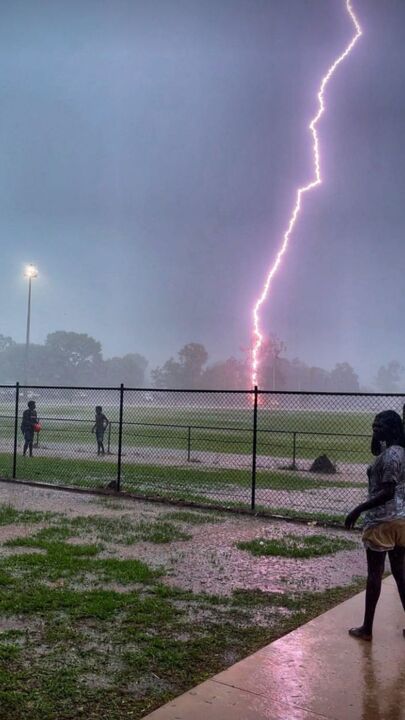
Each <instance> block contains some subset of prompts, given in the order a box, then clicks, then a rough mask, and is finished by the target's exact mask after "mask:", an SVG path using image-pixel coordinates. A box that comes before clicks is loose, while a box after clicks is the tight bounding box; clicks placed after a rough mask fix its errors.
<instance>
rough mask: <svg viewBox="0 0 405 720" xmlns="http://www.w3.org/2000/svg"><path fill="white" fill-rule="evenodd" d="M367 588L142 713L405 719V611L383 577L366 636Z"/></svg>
mask: <svg viewBox="0 0 405 720" xmlns="http://www.w3.org/2000/svg"><path fill="white" fill-rule="evenodd" d="M363 606H364V593H360V594H359V595H356V596H355V597H353V598H351V599H350V600H347V601H346V602H344V603H342V604H341V605H339V606H338V607H336V608H334V609H333V610H329V611H328V612H327V613H325V614H324V615H321V616H319V617H318V618H316V619H315V620H312V621H311V622H309V623H307V624H306V625H303V626H302V627H300V628H298V629H297V630H295V631H294V632H292V633H290V634H289V635H286V636H285V637H283V638H280V640H276V641H275V642H273V643H271V644H270V645H268V646H267V647H265V648H263V649H262V650H259V652H257V653H255V654H254V655H251V656H250V657H248V658H246V659H245V660H242V661H241V662H239V663H237V664H236V665H233V666H232V667H230V668H228V670H225V671H224V672H222V673H219V674H218V675H215V677H213V678H211V679H210V680H207V681H206V682H204V683H202V684H201V685H198V686H197V687H196V688H194V689H192V690H190V691H189V692H187V693H185V694H184V695H182V696H181V697H179V698H177V699H176V700H173V701H172V702H169V703H167V705H164V706H163V707H161V708H160V709H159V710H156V711H155V712H153V713H151V714H150V715H148V716H147V720H322V719H323V720H405V638H404V637H403V636H402V628H403V626H405V616H404V612H403V610H402V607H401V604H400V600H399V597H398V593H397V590H396V587H395V584H394V581H393V578H392V577H389V578H388V579H387V580H385V581H384V584H383V590H382V593H381V598H380V603H379V606H378V608H377V613H376V621H375V632H374V638H373V641H372V642H371V643H365V642H363V641H359V640H355V639H353V638H351V637H349V635H348V634H347V628H348V627H352V626H354V625H358V624H360V622H361V620H362V614H363Z"/></svg>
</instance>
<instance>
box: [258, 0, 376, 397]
mask: <svg viewBox="0 0 405 720" xmlns="http://www.w3.org/2000/svg"><path fill="white" fill-rule="evenodd" d="M345 5H346V10H347V12H348V14H349V15H350V18H351V20H352V22H353V25H354V27H355V30H356V32H355V35H354V36H353V37H352V39H351V41H350V43H349V44H348V45H347V47H346V49H345V50H344V51H343V52H342V54H341V55H339V57H338V58H337V59H336V60H335V61H334V62H333V64H332V65H331V66H330V68H329V69H328V71H327V73H326V75H324V77H323V78H322V81H321V84H320V86H319V90H318V94H317V97H318V111H317V113H316V115H315V116H314V117H313V118H312V120H311V122H310V123H309V126H308V128H309V130H310V131H311V134H312V139H313V146H312V147H313V156H314V171H315V172H314V176H313V179H312V180H311V181H310V182H309V183H308V184H307V185H304V186H303V187H300V188H298V190H297V194H296V200H295V205H294V208H293V210H292V213H291V215H290V219H289V222H288V226H287V230H286V232H285V233H284V236H283V242H282V244H281V247H280V250H279V251H278V253H277V255H276V258H275V260H274V263H273V265H272V266H271V268H270V270H269V272H268V275H267V278H266V282H265V283H264V286H263V290H262V292H261V295H260V296H259V298H258V300H257V301H256V304H255V306H254V308H253V337H254V343H253V349H252V383H253V385H257V371H258V367H259V355H260V348H261V346H262V343H263V339H264V336H263V333H262V331H261V329H260V308H261V306H262V305H263V303H264V302H265V300H266V299H267V296H268V294H269V290H270V286H271V281H272V280H273V277H274V275H275V274H276V272H277V270H278V268H279V266H280V264H281V261H282V258H283V255H284V253H285V252H286V250H287V247H288V243H289V240H290V237H291V233H292V231H293V229H294V226H295V224H296V221H297V218H298V215H299V213H300V210H301V205H302V198H303V196H304V195H305V193H308V192H310V190H313V189H314V188H316V187H317V186H318V185H321V183H322V177H321V160H320V152H319V137H318V132H317V125H318V123H319V121H320V119H321V117H322V115H323V113H324V112H325V101H324V93H325V90H326V86H327V84H328V82H329V80H330V79H331V77H332V75H333V74H334V73H335V70H336V69H337V68H338V66H339V65H340V63H342V62H343V60H345V59H346V58H347V56H348V55H350V53H351V51H352V50H353V48H354V46H355V44H356V42H357V40H358V39H359V37H360V36H361V35H362V30H361V27H360V23H359V21H358V20H357V17H356V15H355V13H354V10H353V7H352V3H351V0H345Z"/></svg>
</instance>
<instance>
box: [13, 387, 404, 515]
mask: <svg viewBox="0 0 405 720" xmlns="http://www.w3.org/2000/svg"><path fill="white" fill-rule="evenodd" d="M404 400H405V396H403V395H381V394H341V393H339V394H332V393H298V392H288V393H287V392H286V393H281V392H264V391H258V390H257V389H255V390H252V391H197V390H195V391H186V390H157V389H152V390H144V389H132V388H124V387H123V386H121V387H120V388H89V387H82V388H80V387H22V386H19V385H18V384H17V385H16V386H0V476H1V477H2V478H3V479H11V478H12V479H17V480H28V481H31V482H32V481H33V482H42V483H47V484H53V485H59V486H62V485H63V486H70V487H81V488H89V489H90V488H92V489H103V488H107V487H110V488H111V489H114V490H118V491H125V492H128V493H132V494H134V495H137V496H140V497H145V498H146V497H147V498H155V499H165V500H168V501H172V502H174V501H179V502H184V503H196V504H199V505H204V506H220V507H226V508H242V509H246V510H251V511H255V512H266V513H269V514H274V515H280V516H284V517H296V518H303V519H308V520H318V521H319V520H323V521H325V522H341V521H342V519H343V517H344V515H345V514H346V513H347V512H348V511H349V510H350V509H351V508H352V507H353V506H354V505H355V504H357V503H359V502H361V501H362V500H363V499H365V497H366V493H367V482H366V480H367V478H366V469H367V465H368V463H369V462H370V461H371V459H372V458H371V454H370V439H371V423H372V419H373V417H374V415H375V414H376V413H377V412H380V411H381V410H383V409H393V410H396V411H397V412H398V413H400V414H401V415H402V413H403V403H404ZM32 402H34V403H35V408H33V406H32ZM28 403H30V407H28ZM97 408H98V409H97ZM32 410H34V411H35V412H36V415H35V412H34V414H32V413H31V411H32ZM39 426H40V427H39Z"/></svg>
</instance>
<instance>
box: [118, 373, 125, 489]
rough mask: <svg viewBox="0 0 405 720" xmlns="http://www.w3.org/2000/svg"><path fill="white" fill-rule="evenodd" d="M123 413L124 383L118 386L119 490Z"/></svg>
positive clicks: (119, 482) (119, 484)
mask: <svg viewBox="0 0 405 720" xmlns="http://www.w3.org/2000/svg"><path fill="white" fill-rule="evenodd" d="M123 415H124V384H123V383H121V386H120V418H119V427H118V463H117V490H118V492H119V491H120V490H121V462H122V419H123Z"/></svg>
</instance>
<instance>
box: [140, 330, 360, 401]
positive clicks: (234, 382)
mask: <svg viewBox="0 0 405 720" xmlns="http://www.w3.org/2000/svg"><path fill="white" fill-rule="evenodd" d="M286 349H287V348H286V345H285V343H284V342H283V341H282V340H280V339H279V338H277V337H276V336H273V337H270V338H268V339H267V340H266V342H265V343H264V345H263V349H262V354H261V362H260V367H259V387H260V388H262V389H263V390H307V391H313V392H322V391H329V392H357V391H358V390H359V379H358V377H357V375H356V373H355V371H354V369H353V368H352V366H351V365H349V363H337V364H336V366H335V367H334V368H333V370H331V371H328V370H324V369H323V368H320V367H311V366H308V365H306V364H305V363H304V362H302V361H301V360H299V359H298V358H295V359H294V360H289V359H288V358H286V357H283V353H285V351H286ZM151 377H152V381H153V383H154V385H155V387H158V388H173V389H176V388H183V389H190V390H192V389H198V388H201V389H212V390H247V389H250V388H251V368H250V351H249V350H246V351H245V357H244V359H237V358H234V357H230V358H228V359H227V360H223V361H218V362H215V363H212V364H209V362H208V352H207V351H206V349H205V348H204V346H203V345H200V344H199V343H190V344H188V345H185V346H184V347H183V348H181V350H179V352H178V353H177V359H175V358H173V357H171V358H169V360H167V361H166V362H165V363H164V364H163V365H162V366H159V367H156V368H155V369H153V370H152V372H151Z"/></svg>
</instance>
